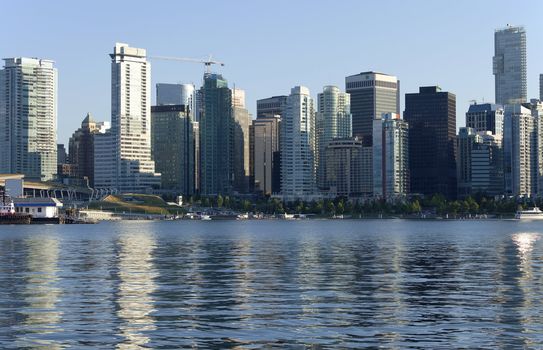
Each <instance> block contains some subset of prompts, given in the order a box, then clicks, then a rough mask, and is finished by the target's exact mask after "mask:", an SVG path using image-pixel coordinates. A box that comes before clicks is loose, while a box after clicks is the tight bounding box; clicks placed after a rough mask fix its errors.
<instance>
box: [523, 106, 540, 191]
mask: <svg viewBox="0 0 543 350" xmlns="http://www.w3.org/2000/svg"><path fill="white" fill-rule="evenodd" d="M523 105H524V106H525V107H527V108H530V111H531V113H532V117H533V118H534V119H535V120H536V127H537V129H536V134H537V135H536V138H537V141H536V149H537V151H536V153H537V155H536V169H535V172H536V177H537V196H538V197H543V102H541V101H540V100H537V99H531V100H530V102H529V103H525V104H523Z"/></svg>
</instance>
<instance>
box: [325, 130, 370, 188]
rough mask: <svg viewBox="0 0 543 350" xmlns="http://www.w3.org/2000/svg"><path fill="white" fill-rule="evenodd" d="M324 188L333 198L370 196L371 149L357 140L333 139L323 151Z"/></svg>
mask: <svg viewBox="0 0 543 350" xmlns="http://www.w3.org/2000/svg"><path fill="white" fill-rule="evenodd" d="M324 154H325V157H324V159H325V162H326V187H327V188H328V191H329V193H330V194H331V195H333V196H336V197H338V196H341V197H359V196H363V195H370V194H371V188H372V184H371V177H372V174H371V166H372V165H371V148H370V147H364V146H363V145H362V141H360V140H359V139H358V138H345V139H334V140H332V141H330V142H329V143H328V145H327V146H326V149H325V151H324Z"/></svg>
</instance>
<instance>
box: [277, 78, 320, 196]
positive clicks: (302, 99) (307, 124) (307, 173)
mask: <svg viewBox="0 0 543 350" xmlns="http://www.w3.org/2000/svg"><path fill="white" fill-rule="evenodd" d="M315 148H316V137H315V111H314V105H313V99H312V98H311V96H310V94H309V89H308V88H306V87H304V86H296V87H294V88H292V89H291V93H290V95H289V96H288V98H287V103H286V108H285V112H284V116H283V119H282V121H281V145H280V149H281V194H282V196H283V198H284V199H286V200H294V199H304V198H309V197H311V196H313V195H315V192H316V181H315V180H316V169H315Z"/></svg>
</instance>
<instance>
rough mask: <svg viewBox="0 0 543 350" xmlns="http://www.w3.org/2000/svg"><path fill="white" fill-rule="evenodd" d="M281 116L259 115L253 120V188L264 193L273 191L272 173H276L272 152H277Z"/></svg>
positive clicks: (268, 193)
mask: <svg viewBox="0 0 543 350" xmlns="http://www.w3.org/2000/svg"><path fill="white" fill-rule="evenodd" d="M280 125H281V118H280V117H279V116H278V115H275V116H271V117H267V116H265V115H262V116H259V117H258V118H256V119H255V120H253V126H252V129H253V151H252V154H253V161H252V163H253V172H254V190H255V191H256V192H260V193H262V194H264V195H271V194H272V193H274V188H273V183H274V175H275V174H277V171H276V169H275V167H277V166H278V164H275V162H274V154H276V153H277V152H279V135H280Z"/></svg>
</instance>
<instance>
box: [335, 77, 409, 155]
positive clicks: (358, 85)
mask: <svg viewBox="0 0 543 350" xmlns="http://www.w3.org/2000/svg"><path fill="white" fill-rule="evenodd" d="M345 91H346V92H347V93H348V94H349V95H350V96H351V114H352V134H353V136H356V137H359V138H361V140H362V141H363V142H364V144H365V145H371V142H372V130H373V120H374V119H376V118H380V117H381V115H382V114H383V113H396V114H400V81H399V80H398V78H396V77H395V76H392V75H388V74H383V73H377V72H362V73H360V74H356V75H351V76H348V77H346V78H345Z"/></svg>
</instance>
